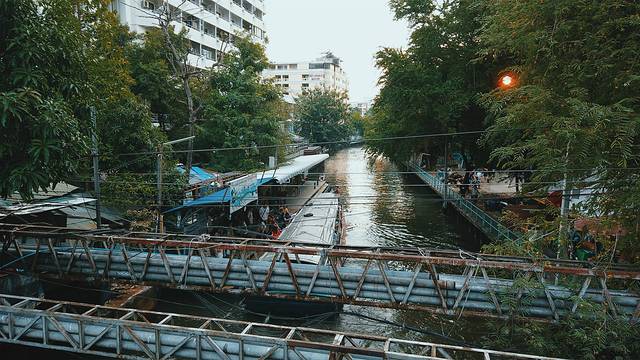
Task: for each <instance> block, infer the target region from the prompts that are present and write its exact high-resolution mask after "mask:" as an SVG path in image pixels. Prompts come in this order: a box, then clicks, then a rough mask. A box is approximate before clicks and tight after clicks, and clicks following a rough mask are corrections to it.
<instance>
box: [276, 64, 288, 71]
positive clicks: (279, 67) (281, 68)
mask: <svg viewBox="0 0 640 360" xmlns="http://www.w3.org/2000/svg"><path fill="white" fill-rule="evenodd" d="M278 70H287V65H278Z"/></svg>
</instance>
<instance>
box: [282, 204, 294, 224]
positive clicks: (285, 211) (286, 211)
mask: <svg viewBox="0 0 640 360" xmlns="http://www.w3.org/2000/svg"><path fill="white" fill-rule="evenodd" d="M282 212H283V214H282V216H283V217H284V226H287V225H289V224H291V219H292V218H293V217H292V216H291V213H289V208H288V207H286V206H285V207H284V208H283V209H282Z"/></svg>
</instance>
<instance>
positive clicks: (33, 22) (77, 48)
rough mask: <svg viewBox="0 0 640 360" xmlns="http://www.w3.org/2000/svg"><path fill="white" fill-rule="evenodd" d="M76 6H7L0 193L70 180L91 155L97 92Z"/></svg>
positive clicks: (1, 30) (1, 7)
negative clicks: (91, 105)
mask: <svg viewBox="0 0 640 360" xmlns="http://www.w3.org/2000/svg"><path fill="white" fill-rule="evenodd" d="M74 5H75V2H74V1H53V2H37V3H36V2H33V1H29V0H7V1H3V2H1V3H0V13H2V22H1V25H0V49H1V50H0V73H1V74H2V76H1V77H0V104H1V106H2V114H1V115H0V196H2V197H6V196H8V195H10V194H11V193H13V192H14V191H19V192H20V194H21V195H22V196H23V197H25V198H30V196H31V194H32V193H33V192H36V191H38V190H39V189H43V188H47V187H48V186H50V185H52V184H55V183H57V182H59V181H62V180H66V179H67V178H68V176H69V175H71V174H73V173H75V172H76V171H77V169H78V168H79V165H80V164H81V162H82V160H86V158H84V156H85V155H87V154H88V147H87V136H86V135H87V132H86V131H85V130H86V129H87V128H88V127H87V122H86V118H84V119H83V118H81V117H80V116H79V115H78V113H79V112H80V110H82V109H83V108H86V106H87V104H88V98H89V96H90V94H91V93H92V86H91V84H90V83H89V81H88V80H89V76H88V73H87V68H88V67H89V63H90V58H89V57H88V54H87V51H86V47H85V44H86V40H87V38H86V34H85V33H83V31H82V24H81V22H80V21H79V19H78V18H77V17H74V16H73V15H72V14H74V11H75V10H76V8H75V7H74Z"/></svg>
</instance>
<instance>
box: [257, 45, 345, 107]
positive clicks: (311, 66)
mask: <svg viewBox="0 0 640 360" xmlns="http://www.w3.org/2000/svg"><path fill="white" fill-rule="evenodd" d="M341 62H342V61H341V60H340V59H339V58H338V57H336V56H335V55H333V54H332V53H330V52H327V53H325V54H323V56H322V57H320V58H318V59H316V60H314V61H309V62H299V63H277V64H271V65H270V66H269V68H268V69H266V70H264V71H263V72H262V78H263V79H271V80H273V81H274V83H275V84H276V86H278V87H280V88H281V89H282V92H283V94H284V95H285V97H287V96H292V97H294V98H295V97H298V96H300V95H301V94H302V93H303V92H304V91H306V90H310V89H314V88H324V89H331V90H336V91H340V92H345V93H347V94H348V92H349V80H348V79H347V74H346V73H345V72H344V69H343V68H342V65H341Z"/></svg>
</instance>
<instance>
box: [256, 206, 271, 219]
mask: <svg viewBox="0 0 640 360" xmlns="http://www.w3.org/2000/svg"><path fill="white" fill-rule="evenodd" d="M269 213H270V210H269V205H267V204H262V206H261V207H260V210H259V211H258V215H260V220H261V221H262V222H263V223H265V224H266V223H267V220H268V219H269Z"/></svg>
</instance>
